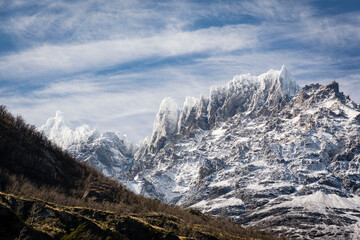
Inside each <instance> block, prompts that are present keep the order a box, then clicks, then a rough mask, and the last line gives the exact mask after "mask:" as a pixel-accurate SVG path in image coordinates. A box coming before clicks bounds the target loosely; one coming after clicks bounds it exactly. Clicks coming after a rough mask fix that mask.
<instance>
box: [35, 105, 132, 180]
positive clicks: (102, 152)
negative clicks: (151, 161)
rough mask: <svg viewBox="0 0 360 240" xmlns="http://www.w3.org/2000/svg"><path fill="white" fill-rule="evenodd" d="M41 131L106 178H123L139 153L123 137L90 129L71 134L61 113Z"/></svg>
mask: <svg viewBox="0 0 360 240" xmlns="http://www.w3.org/2000/svg"><path fill="white" fill-rule="evenodd" d="M39 130H40V131H43V132H44V133H45V135H46V136H48V138H49V139H50V140H52V141H54V142H55V143H56V144H58V145H59V146H60V147H61V148H63V149H64V150H67V151H68V152H69V153H70V154H72V155H73V156H74V157H76V158H77V159H78V160H80V161H83V162H87V163H89V164H91V165H93V166H94V167H96V168H97V169H98V170H100V171H102V172H103V173H104V174H105V175H107V176H113V177H114V176H115V177H118V178H121V176H122V177H124V175H123V174H121V173H119V172H121V171H125V169H126V168H127V167H128V165H129V164H130V163H131V161H132V158H133V155H134V152H135V151H136V149H137V147H136V146H134V145H133V144H132V143H131V142H129V141H128V140H127V139H126V137H125V136H124V135H121V134H120V133H116V132H100V131H99V130H97V129H91V128H90V126H89V125H83V126H80V127H77V128H76V129H75V130H72V129H71V128H70V127H69V123H68V122H67V120H66V118H65V116H64V113H63V112H61V111H57V112H56V115H55V117H52V118H49V119H48V120H47V121H46V123H45V125H43V126H41V127H40V128H39Z"/></svg>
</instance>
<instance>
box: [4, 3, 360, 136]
mask: <svg viewBox="0 0 360 240" xmlns="http://www.w3.org/2000/svg"><path fill="white" fill-rule="evenodd" d="M314 3H316V1H291V2H290V1H282V0H269V1H262V0H252V1H226V2H223V1H221V2H220V1H215V0H214V1H208V2H206V3H204V2H202V1H165V2H164V1H160V2H159V1H147V2H144V1H105V2H102V3H101V4H100V3H99V2H98V1H95V0H90V1H81V0H79V1H48V0H44V1H32V0H30V1H21V0H14V1H7V2H6V1H3V2H0V21H1V23H2V24H0V33H1V34H4V35H6V36H9V38H10V39H15V41H14V42H13V45H14V46H13V48H12V49H10V50H8V49H7V51H4V52H1V46H0V101H1V103H2V104H6V105H8V106H9V107H10V109H11V110H13V111H14V112H16V113H21V114H22V115H24V116H25V117H26V119H28V120H29V121H30V122H31V123H34V124H37V125H41V124H42V123H44V122H45V120H46V119H47V118H48V117H49V116H50V115H51V114H53V113H54V112H55V111H56V110H58V109H62V110H63V111H64V112H65V114H67V116H68V118H69V120H70V122H72V123H73V126H75V125H77V124H82V123H87V124H90V125H91V126H93V127H100V128H101V129H103V130H106V129H108V130H118V131H121V132H123V133H127V135H128V136H129V137H130V138H131V139H135V140H139V139H141V138H142V137H145V136H146V135H149V134H150V132H151V129H152V122H153V119H154V116H155V114H156V111H157V108H158V104H159V103H160V101H161V99H162V98H163V97H166V96H172V97H174V98H175V99H176V101H177V102H178V105H179V106H181V105H182V102H183V99H184V98H185V96H188V95H189V96H199V95H200V94H201V93H202V94H207V93H208V90H209V87H210V85H213V84H217V85H218V84H225V83H226V82H227V81H229V80H231V78H232V77H233V76H234V75H237V74H240V73H248V72H250V73H253V74H260V73H262V72H265V71H267V70H268V69H270V68H275V69H278V68H280V67H281V65H284V64H285V65H287V67H288V68H289V70H290V71H291V72H292V73H293V75H294V76H295V77H296V79H297V80H298V82H299V83H300V84H301V85H305V84H309V83H312V82H321V83H328V82H330V81H331V80H334V79H335V80H337V81H339V82H340V89H342V91H344V92H345V93H346V94H350V97H352V98H353V99H354V100H355V101H357V102H360V99H359V97H358V94H357V90H358V89H359V87H360V86H359V82H360V78H359V72H360V68H359V66H360V58H359V53H360V49H359V46H358V43H359V41H360V31H359V30H358V26H359V25H360V9H357V10H356V9H354V10H353V11H351V12H345V13H344V12H339V13H336V12H335V13H332V14H323V12H322V9H320V8H319V7H317V6H316V5H315V4H314ZM0 43H1V41H0ZM99 116H100V117H99Z"/></svg>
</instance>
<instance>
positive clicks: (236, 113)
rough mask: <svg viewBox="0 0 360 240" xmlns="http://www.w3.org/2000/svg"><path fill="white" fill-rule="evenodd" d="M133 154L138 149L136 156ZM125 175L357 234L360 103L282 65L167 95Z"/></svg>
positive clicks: (260, 217) (205, 204) (152, 189)
mask: <svg viewBox="0 0 360 240" xmlns="http://www.w3.org/2000/svg"><path fill="white" fill-rule="evenodd" d="M129 159H132V158H131V157H130V158H129ZM128 163H129V164H128V165H126V166H128V167H126V169H125V172H122V173H121V174H125V175H126V179H125V178H119V179H120V181H122V182H124V183H125V184H126V185H127V186H128V187H129V188H130V189H132V190H133V191H135V192H137V193H141V194H143V195H145V196H149V197H154V198H158V199H160V200H162V201H165V202H168V203H172V204H178V205H181V206H184V207H192V208H198V209H200V210H202V211H203V212H208V213H211V214H213V215H221V216H226V217H230V218H232V219H233V220H234V221H236V222H238V223H241V224H243V225H244V226H258V227H261V228H262V229H266V230H271V231H274V232H276V233H279V234H285V236H287V237H290V238H294V239H297V238H300V239H357V236H358V235H359V234H360V221H359V220H360V177H359V164H360V107H359V105H357V104H356V103H354V102H353V101H351V100H350V99H349V98H348V97H347V96H344V94H343V93H341V92H339V86H338V84H337V83H336V82H332V83H330V84H329V85H327V86H322V85H319V84H313V85H310V86H305V87H304V88H303V89H300V87H299V86H298V85H297V84H296V82H295V80H294V79H293V77H292V76H291V74H290V73H289V72H288V71H287V70H286V69H285V68H284V67H283V68H282V69H281V70H280V71H276V70H270V71H268V72H267V73H264V74H262V75H259V76H252V75H250V74H245V75H239V76H236V77H234V79H233V80H232V81H230V82H229V83H228V84H227V85H225V86H218V87H212V88H211V90H210V95H209V97H205V96H202V97H201V98H200V99H195V98H191V97H188V98H186V101H185V104H184V107H183V109H182V110H181V111H179V110H178V108H177V107H176V104H175V103H174V102H173V101H172V100H171V99H165V100H164V101H163V103H162V104H161V107H160V110H159V113H158V115H157V117H156V121H155V123H154V132H153V135H152V137H151V139H150V140H148V141H145V142H144V144H143V145H141V146H140V148H139V149H138V150H137V151H136V153H135V154H134V159H133V160H131V161H128Z"/></svg>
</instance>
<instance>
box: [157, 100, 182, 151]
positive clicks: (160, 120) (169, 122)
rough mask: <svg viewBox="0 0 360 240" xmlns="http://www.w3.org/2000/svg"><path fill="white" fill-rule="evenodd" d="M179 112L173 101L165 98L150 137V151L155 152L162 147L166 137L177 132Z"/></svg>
mask: <svg viewBox="0 0 360 240" xmlns="http://www.w3.org/2000/svg"><path fill="white" fill-rule="evenodd" d="M179 114H180V110H179V108H178V106H177V104H176V102H175V100H174V99H172V98H171V97H166V98H164V99H163V100H162V102H161V104H160V108H159V111H158V113H157V115H156V118H155V122H154V129H153V133H152V136H151V141H150V144H151V151H153V152H156V151H157V150H159V149H160V148H162V147H163V145H164V144H165V142H166V140H167V139H168V137H170V136H171V135H173V134H174V133H176V132H177V130H178V128H177V123H178V120H179Z"/></svg>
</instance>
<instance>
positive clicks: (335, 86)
mask: <svg viewBox="0 0 360 240" xmlns="http://www.w3.org/2000/svg"><path fill="white" fill-rule="evenodd" d="M326 88H328V89H332V90H334V92H335V93H339V84H338V83H337V82H336V81H332V82H331V83H330V84H329V85H327V86H326Z"/></svg>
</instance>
